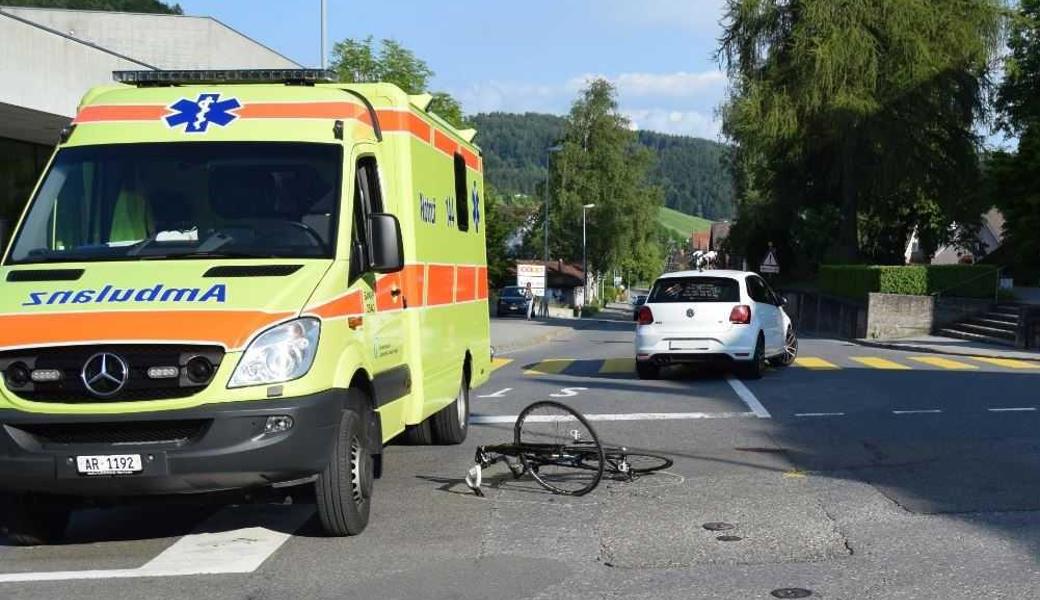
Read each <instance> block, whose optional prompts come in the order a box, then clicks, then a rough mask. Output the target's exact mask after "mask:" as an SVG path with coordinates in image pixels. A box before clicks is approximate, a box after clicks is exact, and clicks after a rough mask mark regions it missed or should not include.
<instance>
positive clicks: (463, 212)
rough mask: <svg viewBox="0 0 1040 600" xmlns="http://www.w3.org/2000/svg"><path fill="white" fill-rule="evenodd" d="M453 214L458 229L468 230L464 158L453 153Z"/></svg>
mask: <svg viewBox="0 0 1040 600" xmlns="http://www.w3.org/2000/svg"><path fill="white" fill-rule="evenodd" d="M455 208H456V210H455V212H456V213H457V214H456V215H455V219H456V221H455V222H456V223H458V227H459V231H469V209H468V208H469V197H468V195H467V194H466V159H464V158H462V155H461V154H456V155H455Z"/></svg>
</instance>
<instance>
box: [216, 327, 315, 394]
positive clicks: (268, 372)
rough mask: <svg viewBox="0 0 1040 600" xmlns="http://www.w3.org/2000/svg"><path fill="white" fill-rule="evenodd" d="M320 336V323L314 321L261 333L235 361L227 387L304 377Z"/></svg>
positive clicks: (280, 381)
mask: <svg viewBox="0 0 1040 600" xmlns="http://www.w3.org/2000/svg"><path fill="white" fill-rule="evenodd" d="M320 334H321V322H320V321H318V320H317V319H296V320H295V321H289V322H288V323H282V324H281V325H278V326H277V327H272V328H271V329H268V330H267V331H265V332H263V333H261V334H260V335H259V336H257V337H256V339H254V340H253V341H252V342H251V343H250V344H249V347H248V348H246V351H245V353H244V354H243V355H242V358H241V359H240V360H239V361H238V366H237V367H235V372H234V374H233V375H232V376H231V382H230V383H228V387H229V388H236V387H245V386H249V385H267V384H270V383H282V382H285V381H292V380H293V379H299V378H300V377H303V376H304V375H306V374H307V371H309V370H310V368H311V364H312V363H314V355H315V354H317V353H318V337H319V335H320Z"/></svg>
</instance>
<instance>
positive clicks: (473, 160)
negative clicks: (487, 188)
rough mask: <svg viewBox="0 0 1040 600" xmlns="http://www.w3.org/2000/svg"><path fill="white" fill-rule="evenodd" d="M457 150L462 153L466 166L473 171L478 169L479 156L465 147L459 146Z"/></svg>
mask: <svg viewBox="0 0 1040 600" xmlns="http://www.w3.org/2000/svg"><path fill="white" fill-rule="evenodd" d="M459 152H461V153H462V158H463V160H465V161H466V166H467V167H469V168H471V169H473V170H474V171H479V170H480V158H478V157H477V155H476V154H473V153H472V152H470V151H469V150H467V149H466V148H464V147H462V146H459Z"/></svg>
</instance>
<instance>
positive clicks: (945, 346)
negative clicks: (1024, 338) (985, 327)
mask: <svg viewBox="0 0 1040 600" xmlns="http://www.w3.org/2000/svg"><path fill="white" fill-rule="evenodd" d="M852 341H853V342H854V343H856V344H859V345H860V346H868V347H871V348H887V349H889V350H904V351H907V352H927V353H930V354H946V355H949V356H985V357H987V358H1013V359H1018V360H1032V361H1037V362H1040V352H1037V351H1036V350H1019V349H1018V348H1011V347H1003V346H996V345H991V344H980V343H979V342H972V341H969V340H959V339H956V338H948V337H940V336H936V335H924V336H920V337H915V338H906V339H901V340H886V341H883V342H880V341H874V340H866V339H858V340H852Z"/></svg>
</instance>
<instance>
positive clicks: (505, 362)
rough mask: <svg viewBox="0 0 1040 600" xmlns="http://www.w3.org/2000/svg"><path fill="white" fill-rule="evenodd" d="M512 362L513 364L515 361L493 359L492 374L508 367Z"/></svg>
mask: <svg viewBox="0 0 1040 600" xmlns="http://www.w3.org/2000/svg"><path fill="white" fill-rule="evenodd" d="M511 362H513V359H511V358H495V359H492V360H491V372H492V373H494V372H495V371H497V370H499V369H501V368H502V367H504V366H506V365H508V364H509V363H511Z"/></svg>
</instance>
